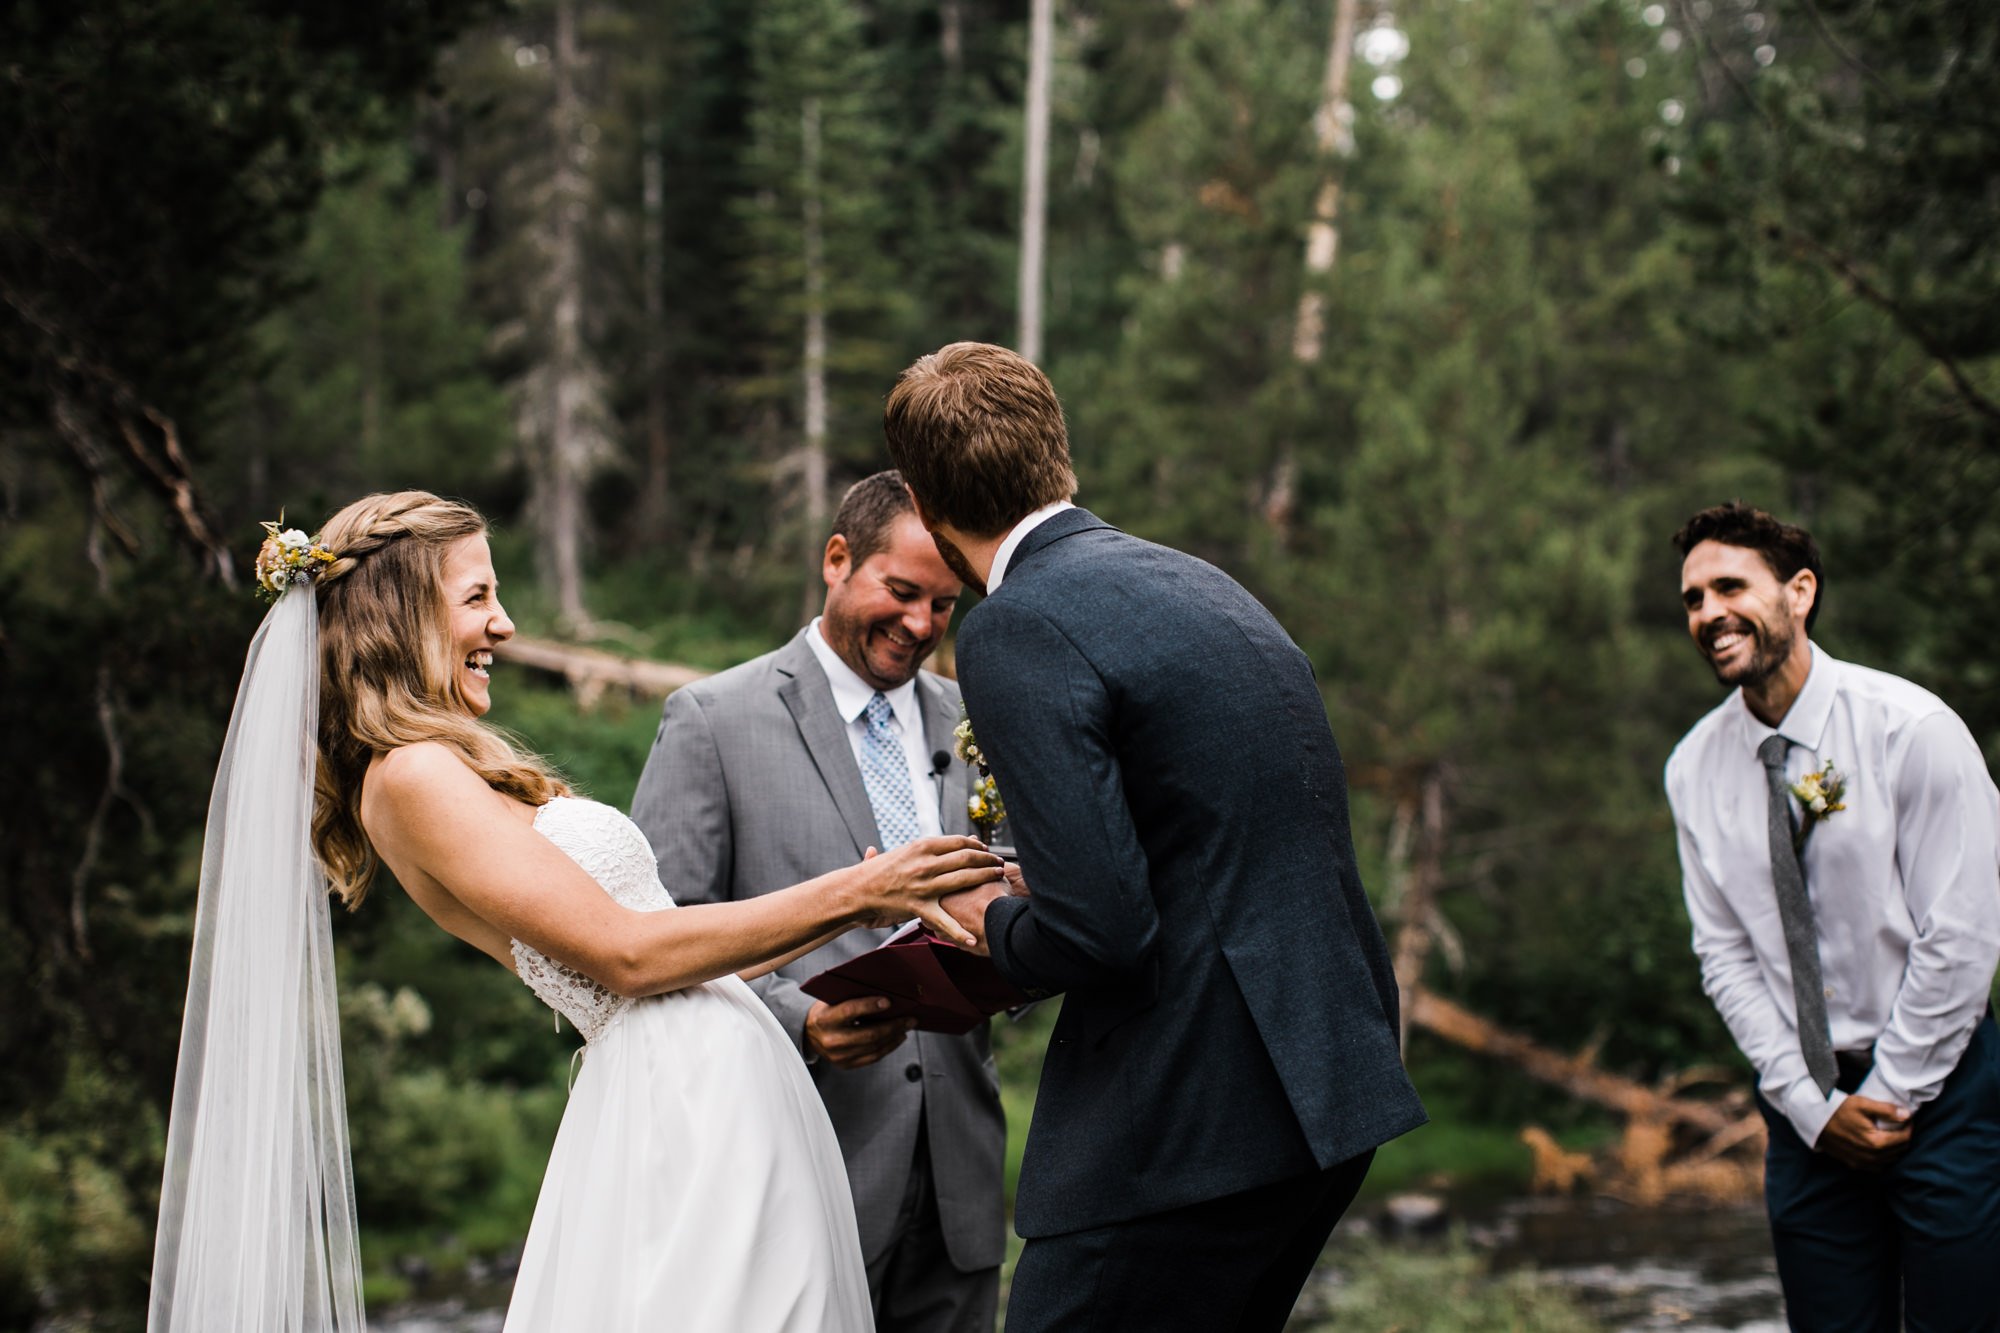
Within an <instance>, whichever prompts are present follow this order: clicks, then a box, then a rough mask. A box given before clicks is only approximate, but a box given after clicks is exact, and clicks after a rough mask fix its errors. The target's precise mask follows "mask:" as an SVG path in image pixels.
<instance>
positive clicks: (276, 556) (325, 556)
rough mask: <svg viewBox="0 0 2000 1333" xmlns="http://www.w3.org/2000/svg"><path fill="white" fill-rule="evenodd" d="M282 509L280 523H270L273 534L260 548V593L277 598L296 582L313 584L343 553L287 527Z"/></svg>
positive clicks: (266, 598) (270, 598)
mask: <svg viewBox="0 0 2000 1333" xmlns="http://www.w3.org/2000/svg"><path fill="white" fill-rule="evenodd" d="M284 521H285V515H284V513H283V512H282V511H281V512H280V513H279V514H278V521H277V522H276V523H266V524H265V525H264V531H266V532H268V533H270V534H271V535H270V536H268V537H266V538H265V539H264V545H263V546H262V547H261V548H259V549H258V551H257V595H258V596H259V597H261V598H263V599H264V600H265V601H267V602H275V601H277V600H278V599H279V598H280V597H283V596H284V595H285V591H286V590H287V589H288V588H290V587H291V586H292V585H293V584H295V583H305V584H310V583H312V582H314V581H315V580H316V579H318V578H319V576H320V575H321V574H323V573H325V572H326V569H327V566H329V565H331V564H332V563H333V562H334V561H336V560H338V559H339V558H340V557H339V556H337V555H335V554H334V553H333V552H332V551H329V550H327V549H326V548H325V547H324V546H321V545H319V544H318V543H317V542H315V541H314V540H313V539H312V538H310V537H308V536H306V535H305V534H304V533H303V532H300V531H299V530H298V529H297V528H287V527H283V526H282V525H283V523H284Z"/></svg>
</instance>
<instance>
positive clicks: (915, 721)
mask: <svg viewBox="0 0 2000 1333" xmlns="http://www.w3.org/2000/svg"><path fill="white" fill-rule="evenodd" d="M820 619H821V617H819V616H814V617H813V623H812V633H810V634H808V635H806V646H807V647H809V648H811V649H812V654H813V656H814V657H816V658H818V659H819V665H820V669H821V670H823V671H825V672H826V683H827V684H828V685H831V686H832V687H833V706H834V708H835V709H836V710H837V711H838V712H839V713H840V720H841V721H842V722H845V723H846V724H847V744H848V746H849V747H850V748H851V749H852V750H853V751H854V762H855V764H856V765H862V757H861V756H862V749H861V747H862V745H863V744H864V743H865V742H866V740H867V738H868V719H867V718H866V717H864V716H863V714H864V713H866V712H867V711H868V701H869V700H870V699H873V698H874V697H875V687H874V686H873V685H870V684H869V683H868V682H867V681H865V680H863V679H861V677H860V676H858V675H856V674H855V672H854V668H853V667H851V666H849V665H847V663H845V662H843V661H842V660H841V658H840V654H839V653H836V652H835V651H833V645H832V644H830V643H828V642H827V641H826V635H825V633H823V632H822V631H821V629H820ZM882 697H883V698H885V699H887V700H888V701H889V709H890V711H891V712H893V713H894V714H895V716H894V717H892V718H890V719H889V730H890V731H892V732H894V733H895V734H896V740H897V742H898V743H899V744H900V745H901V746H902V747H903V760H904V762H906V763H907V764H909V766H910V790H911V791H912V792H914V793H915V794H916V798H917V836H918V837H920V838H935V837H936V836H938V834H940V833H942V832H944V825H943V823H942V822H941V820H940V818H939V813H938V794H939V791H938V789H939V783H938V779H937V775H936V774H935V773H934V772H933V771H932V769H931V751H930V748H929V746H927V745H926V744H925V743H924V714H923V706H922V705H921V704H919V703H918V702H917V682H916V678H915V677H914V676H913V677H911V678H910V679H909V680H906V681H904V682H903V683H902V684H901V685H898V686H897V687H896V688H895V689H893V690H884V691H882ZM882 850H885V851H886V850H888V849H887V848H884V849H882Z"/></svg>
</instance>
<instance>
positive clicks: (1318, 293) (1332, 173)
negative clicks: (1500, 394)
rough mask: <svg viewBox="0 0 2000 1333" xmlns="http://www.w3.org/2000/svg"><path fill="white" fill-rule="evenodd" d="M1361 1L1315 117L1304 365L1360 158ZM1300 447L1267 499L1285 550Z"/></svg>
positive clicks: (1275, 472) (1289, 453) (1337, 22)
mask: <svg viewBox="0 0 2000 1333" xmlns="http://www.w3.org/2000/svg"><path fill="white" fill-rule="evenodd" d="M1359 7H1360V6H1359V0H1335V3H1334V7H1333V33H1332V36H1331V37H1330V38H1329V40H1328V42H1327V51H1326V80H1325V82H1324V83H1323V84H1322V85H1321V88H1320V102H1319V109H1318V110H1317V111H1315V112H1314V113H1313V132H1314V146H1315V148H1316V150H1317V156H1318V158H1319V161H1320V183H1319V189H1318V190H1317V191H1316V192H1315V193H1314V195H1313V220H1312V223H1311V225H1310V226H1309V227H1308V228H1307V229H1306V281H1305V290H1304V291H1303V292H1301V293H1300V294H1299V308H1298V313H1297V314H1296V315H1295V316H1294V317H1293V320H1292V358H1293V360H1294V361H1295V362H1297V363H1298V364H1299V365H1302V366H1303V365H1310V364H1312V363H1313V362H1315V361H1317V360H1319V357H1320V352H1321V350H1322V348H1323V347H1324V344H1325V335H1326V291H1325V282H1326V279H1327V277H1328V276H1329V275H1331V274H1332V272H1333V261H1334V256H1335V255H1336V254H1337V253H1338V252H1339V250H1340V230H1339V227H1338V225H1337V219H1338V218H1339V215H1340V171H1339V164H1340V160H1341V159H1343V158H1346V157H1350V156H1352V155H1353V153H1354V104H1353V103H1352V102H1350V101H1348V98H1347V78H1348V69H1349V67H1350V66H1351V65H1352V64H1353V63H1354V24H1355V18H1356V11H1357V10H1358V9H1359ZM1298 482H1299V455H1298V445H1297V444H1296V443H1295V442H1293V441H1291V440H1286V441H1285V442H1284V443H1283V444H1282V445H1280V446H1279V450H1278V460H1277V463H1276V464H1275V466H1273V468H1272V470H1271V482H1270V485H1269V487H1268V488H1267V489H1266V490H1265V493H1264V521H1265V523H1266V524H1267V525H1268V526H1269V527H1270V529H1271V531H1272V533H1273V535H1275V536H1276V537H1277V539H1278V541H1279V542H1280V543H1281V544H1282V543H1283V542H1284V541H1285V540H1286V539H1287V538H1288V537H1289V536H1290V534H1291V524H1292V511H1293V509H1294V508H1295V507H1296V506H1297V503H1298Z"/></svg>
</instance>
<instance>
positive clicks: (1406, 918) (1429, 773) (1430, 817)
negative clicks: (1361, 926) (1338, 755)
mask: <svg viewBox="0 0 2000 1333" xmlns="http://www.w3.org/2000/svg"><path fill="white" fill-rule="evenodd" d="M1412 844H1414V846H1413V845H1412ZM1443 866H1444V773H1443V770H1442V769H1441V768H1440V767H1438V766H1437V765H1432V766H1431V767H1430V768H1428V769H1426V770H1425V771H1424V775H1423V777H1422V779H1421V780H1420V781H1419V782H1418V783H1417V788H1416V790H1415V791H1413V792H1409V793H1406V794H1405V795H1404V796H1403V797H1402V798H1401V799H1400V800H1398V801H1397V802H1396V824H1395V831H1394V832H1393V833H1392V834H1391V835H1390V839H1389V876H1390V884H1389V892H1390V896H1391V898H1392V899H1393V900H1394V901H1395V904H1396V919H1397V930H1396V948H1395V955H1394V958H1395V970H1396V990H1397V992H1398V993H1399V995H1400V997H1401V1002H1402V1016H1403V1041H1404V1043H1405V1044H1407V1043H1408V1041H1409V1036H1410V1025H1411V1023H1412V1021H1413V1018H1412V1016H1413V1015H1414V1014H1415V1013H1416V1011H1417V995H1418V992H1419V990H1420V989H1421V988H1422V986H1423V980H1424V962H1425V960H1426V959H1428V958H1429V957H1430V953H1431V942H1432V940H1433V938H1434V937H1435V934H1436V931H1435V921H1434V914H1435V912H1436V911H1437V889H1438V880H1439V879H1440V878H1441V872H1442V870H1443Z"/></svg>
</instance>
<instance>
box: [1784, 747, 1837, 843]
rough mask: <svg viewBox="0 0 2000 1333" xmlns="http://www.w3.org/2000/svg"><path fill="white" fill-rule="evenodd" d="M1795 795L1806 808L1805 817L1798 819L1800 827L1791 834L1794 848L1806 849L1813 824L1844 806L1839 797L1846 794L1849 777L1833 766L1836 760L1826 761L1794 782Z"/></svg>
mask: <svg viewBox="0 0 2000 1333" xmlns="http://www.w3.org/2000/svg"><path fill="white" fill-rule="evenodd" d="M1792 795H1794V796H1796V797H1798V798H1799V805H1800V806H1801V807H1802V808H1803V809H1804V811H1805V818H1803V819H1801V820H1800V821H1799V831H1798V832H1797V833H1795V834H1793V835H1792V847H1793V850H1795V851H1804V850H1805V845H1806V835H1807V834H1809V833H1811V832H1812V831H1813V825H1815V824H1817V823H1819V822H1820V821H1821V820H1823V819H1827V818H1829V817H1830V816H1832V814H1833V812H1834V811H1836V810H1845V809H1846V808H1847V807H1846V806H1845V805H1843V804H1841V800H1840V798H1841V797H1843V796H1845V795H1847V779H1846V778H1843V777H1842V776H1840V771H1839V770H1838V769H1836V768H1834V766H1833V760H1831V759H1829V760H1827V761H1826V765H1825V767H1823V768H1821V769H1819V770H1818V771H1817V772H1813V773H1808V774H1806V775H1805V776H1804V777H1802V778H1800V779H1799V780H1798V781H1797V782H1794V783H1793V784H1792Z"/></svg>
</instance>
